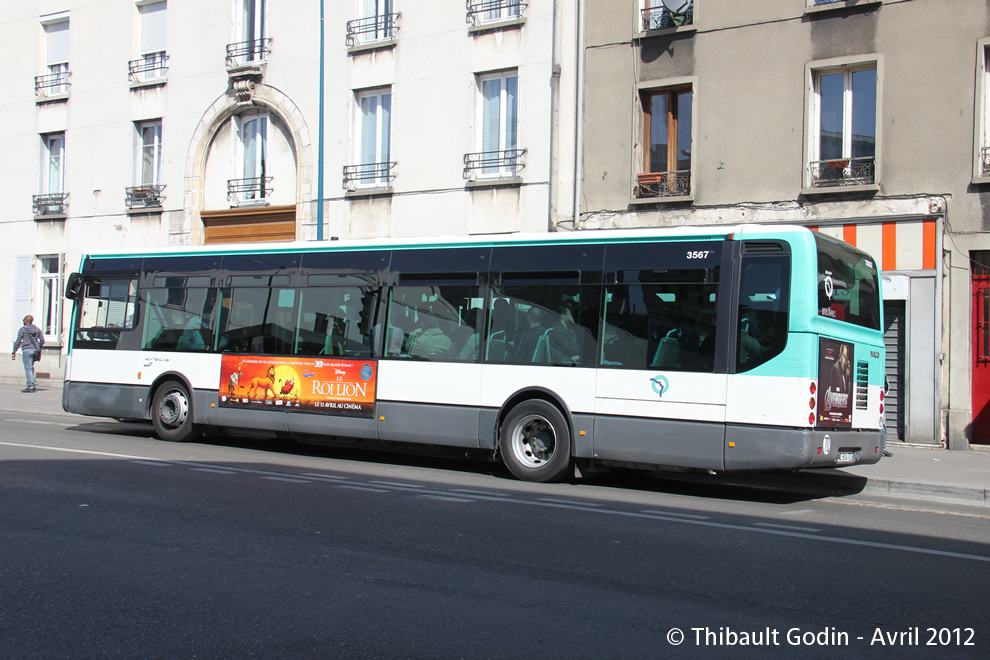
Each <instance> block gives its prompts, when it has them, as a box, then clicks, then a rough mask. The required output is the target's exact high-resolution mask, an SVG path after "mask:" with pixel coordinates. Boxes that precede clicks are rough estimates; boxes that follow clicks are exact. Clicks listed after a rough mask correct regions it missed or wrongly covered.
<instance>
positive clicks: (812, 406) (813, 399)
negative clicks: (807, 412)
mask: <svg viewBox="0 0 990 660" xmlns="http://www.w3.org/2000/svg"><path fill="white" fill-rule="evenodd" d="M808 405H809V406H811V409H812V410H814V409H815V397H811V398H810V399H809V400H808Z"/></svg>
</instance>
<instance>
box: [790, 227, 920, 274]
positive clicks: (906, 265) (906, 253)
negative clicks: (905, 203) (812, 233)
mask: <svg viewBox="0 0 990 660" xmlns="http://www.w3.org/2000/svg"><path fill="white" fill-rule="evenodd" d="M808 228H809V229H817V230H818V231H820V232H822V233H823V234H827V235H829V236H832V237H834V238H838V239H841V240H843V241H845V242H846V243H849V244H850V245H855V246H856V247H858V248H859V249H861V250H863V251H864V252H867V253H868V254H870V255H872V256H873V258H874V259H876V260H877V269H878V270H880V271H893V270H934V269H935V267H936V264H937V263H938V224H937V222H936V220H934V219H925V220H897V221H894V220H891V221H889V222H877V223H855V224H828V225H818V226H815V225H809V226H808Z"/></svg>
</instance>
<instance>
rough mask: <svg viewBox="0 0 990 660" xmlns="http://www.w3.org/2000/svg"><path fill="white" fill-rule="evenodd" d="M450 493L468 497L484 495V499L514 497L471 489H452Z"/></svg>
mask: <svg viewBox="0 0 990 660" xmlns="http://www.w3.org/2000/svg"><path fill="white" fill-rule="evenodd" d="M450 492H452V493H465V494H467V495H482V496H484V497H492V498H498V497H512V496H511V495H509V494H507V493H493V492H491V491H488V490H471V489H470V488H451V489H450Z"/></svg>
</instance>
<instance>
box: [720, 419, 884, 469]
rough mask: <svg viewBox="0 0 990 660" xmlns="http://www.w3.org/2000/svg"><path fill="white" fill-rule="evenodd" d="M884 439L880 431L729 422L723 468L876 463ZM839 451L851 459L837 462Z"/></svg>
mask: <svg viewBox="0 0 990 660" xmlns="http://www.w3.org/2000/svg"><path fill="white" fill-rule="evenodd" d="M826 438H827V441H826ZM883 439H884V434H883V432H882V431H820V430H815V429H782V428H774V427H761V426H733V425H730V426H727V427H726V429H725V469H726V470H766V469H774V468H782V469H783V468H786V469H796V468H826V467H842V466H843V465H855V464H857V463H876V462H877V461H879V460H880V456H881V453H882V452H883ZM730 445H734V446H730ZM819 448H821V449H822V453H821V454H819V453H818V450H819ZM840 453H843V454H846V455H851V457H852V458H853V460H852V461H847V462H845V463H837V462H836V461H837V459H838V458H839V454H840Z"/></svg>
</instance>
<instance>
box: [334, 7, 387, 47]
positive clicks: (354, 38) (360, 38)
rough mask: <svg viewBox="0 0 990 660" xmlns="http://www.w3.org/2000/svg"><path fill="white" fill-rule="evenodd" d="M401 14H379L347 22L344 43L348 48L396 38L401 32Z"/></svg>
mask: <svg viewBox="0 0 990 660" xmlns="http://www.w3.org/2000/svg"><path fill="white" fill-rule="evenodd" d="M398 21H399V14H379V15H378V16H368V17H366V18H355V19H354V20H353V21H347V36H346V37H344V43H346V44H347V46H348V47H351V48H352V47H354V46H360V45H362V44H367V43H372V42H375V41H387V40H389V39H394V38H395V33H396V32H397V31H398V30H399V25H398Z"/></svg>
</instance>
